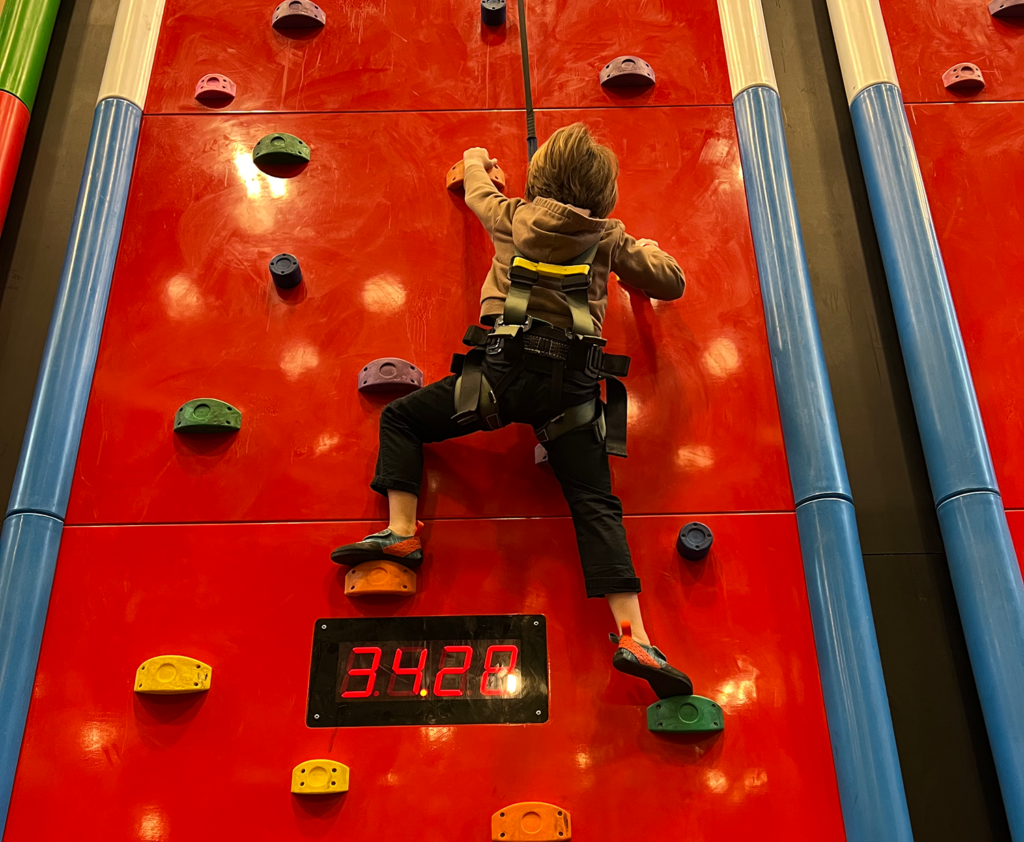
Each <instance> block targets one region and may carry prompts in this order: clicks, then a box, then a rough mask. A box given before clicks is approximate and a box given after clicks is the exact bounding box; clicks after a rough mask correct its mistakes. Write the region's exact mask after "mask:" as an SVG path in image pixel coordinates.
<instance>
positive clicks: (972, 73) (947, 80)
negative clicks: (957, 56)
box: [942, 62, 985, 91]
mask: <svg viewBox="0 0 1024 842" xmlns="http://www.w3.org/2000/svg"><path fill="white" fill-rule="evenodd" d="M942 84H943V85H945V86H946V88H947V89H948V90H950V91H980V90H981V89H982V88H984V87H985V77H984V76H982V75H981V68H980V67H978V65H976V64H971V63H970V62H964V63H963V64H956V65H954V66H953V67H951V68H949V70H947V71H946V72H945V73H943V74H942Z"/></svg>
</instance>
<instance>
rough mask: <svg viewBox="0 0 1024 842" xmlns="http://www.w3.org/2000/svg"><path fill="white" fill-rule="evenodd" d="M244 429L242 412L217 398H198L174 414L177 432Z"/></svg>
mask: <svg viewBox="0 0 1024 842" xmlns="http://www.w3.org/2000/svg"><path fill="white" fill-rule="evenodd" d="M241 429H242V413H241V412H239V411H238V410H237V409H235V408H234V407H232V406H229V405H228V404H226V403H224V401H219V400H217V399H216V398H196V399H195V400H191V401H189V402H188V403H186V404H184V405H182V407H181V408H180V409H179V410H178V412H177V413H176V414H175V416H174V432H176V433H225V432H228V433H231V432H237V431H238V430H241Z"/></svg>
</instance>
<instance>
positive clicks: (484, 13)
mask: <svg viewBox="0 0 1024 842" xmlns="http://www.w3.org/2000/svg"><path fill="white" fill-rule="evenodd" d="M480 19H481V20H482V21H483V23H484V26H504V25H505V0H481V3H480Z"/></svg>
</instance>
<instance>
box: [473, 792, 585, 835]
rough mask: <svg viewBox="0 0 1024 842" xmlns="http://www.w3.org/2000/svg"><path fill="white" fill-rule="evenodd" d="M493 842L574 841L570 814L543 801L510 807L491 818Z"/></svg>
mask: <svg viewBox="0 0 1024 842" xmlns="http://www.w3.org/2000/svg"><path fill="white" fill-rule="evenodd" d="M491 839H492V842H521V840H526V839H528V840H530V842H560V840H563V839H572V824H571V822H570V819H569V811H568V810H563V809H562V808H561V807H558V806H556V805H554V804H545V803H544V802H542V801H522V802H520V803H519V804H510V805H509V806H508V807H506V808H505V809H504V810H499V811H498V812H497V813H495V814H494V815H493V816H491Z"/></svg>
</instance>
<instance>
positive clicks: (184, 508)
mask: <svg viewBox="0 0 1024 842" xmlns="http://www.w3.org/2000/svg"><path fill="white" fill-rule="evenodd" d="M636 113H637V112H635V111H633V110H629V111H610V110H604V111H593V112H586V115H587V117H588V119H589V120H590V121H591V123H592V124H593V125H594V126H595V128H596V129H598V130H599V131H600V132H601V133H602V134H604V135H605V136H607V137H608V138H609V139H610V140H611V142H612V144H613V145H614V146H615V147H616V149H617V151H618V152H619V154H620V156H621V158H622V164H623V174H622V177H621V179H620V193H621V196H622V198H621V202H620V206H619V208H618V212H619V214H620V215H621V216H622V218H623V219H624V220H625V222H626V223H627V225H628V226H629V227H630V229H632V230H633V231H634V233H635V234H636V235H637V236H650V237H653V238H655V239H658V240H660V242H661V243H662V245H663V246H664V247H665V248H667V249H668V250H670V251H671V252H673V253H675V254H677V255H678V256H679V259H680V262H681V263H682V266H683V268H684V270H685V271H686V273H687V274H688V275H689V276H690V278H691V285H690V288H689V290H688V291H687V293H686V295H684V297H683V298H682V299H681V300H680V301H677V302H671V303H664V302H655V303H653V304H652V302H650V301H649V300H647V299H646V297H644V296H637V295H630V294H629V293H628V292H627V291H626V289H625V288H624V287H621V286H618V285H613V286H612V289H611V299H612V301H611V308H610V315H609V317H608V323H607V329H606V335H607V336H608V337H609V341H610V343H611V345H612V347H613V348H614V349H615V350H616V351H617V352H627V353H629V354H631V355H632V356H633V367H632V369H631V373H630V376H629V378H627V380H626V384H627V386H628V388H629V392H630V400H631V410H630V436H631V440H630V453H631V456H630V458H629V459H628V460H624V461H623V460H613V463H614V471H615V481H616V487H617V489H618V491H619V493H620V495H621V496H622V497H623V500H624V503H625V506H626V510H627V511H628V512H633V513H644V514H650V513H662V512H674V511H687V510H691V511H692V510H695V509H704V510H711V511H773V510H774V511H778V510H785V509H789V508H791V507H792V505H793V501H792V495H791V491H790V489H789V482H788V476H787V469H786V460H785V454H784V449H783V445H782V435H781V430H780V424H779V417H778V409H777V404H776V399H775V393H774V388H773V383H772V375H771V364H770V361H769V356H768V348H767V337H766V335H765V326H764V314H763V310H762V305H761V298H760V294H759V289H758V282H757V275H756V268H755V264H754V256H753V248H752V246H751V241H750V234H749V227H748V222H747V215H746V206H745V198H744V193H743V186H742V181H741V174H740V167H739V159H738V149H737V145H736V138H735V129H734V124H733V118H732V112H731V109H725V108H687V109H644V110H643V112H642V114H643V119H644V122H645V126H646V129H645V132H644V134H643V136H642V137H640V138H638V137H636V136H635V134H634V135H631V132H630V126H631V125H632V124H633V123H634V122H635V120H636V119H637V118H636ZM580 116H582V113H558V114H557V116H556V115H555V114H543V113H542V114H541V115H539V124H540V126H541V130H542V131H543V132H549V131H550V130H552V129H554V128H555V127H556V124H557V123H562V122H569V121H572V120H574V119H577V118H578V117H580ZM271 126H273V127H275V128H277V129H279V130H285V131H290V132H292V133H294V134H297V135H299V136H300V137H302V138H303V139H305V140H306V141H307V142H308V143H309V144H310V147H311V148H312V162H311V163H310V165H309V167H308V169H307V170H306V171H305V172H304V173H303V174H302V175H300V176H299V177H297V178H294V179H290V180H287V181H280V180H273V181H271V180H268V179H267V178H266V177H265V176H263V175H262V174H260V173H259V172H258V171H257V170H255V168H254V167H253V165H252V163H251V160H250V157H249V150H250V149H251V147H252V145H253V144H254V143H255V142H256V141H257V140H258V139H259V138H260V137H261V136H262V135H263V133H264V132H267V131H269V129H270V127H271ZM478 142H482V143H487V144H488V145H489V146H490V148H491V150H492V151H493V152H494V153H495V154H496V155H497V156H498V158H499V160H500V161H501V162H502V164H503V166H504V168H505V169H506V171H507V173H508V176H509V182H510V183H509V190H510V191H518V190H521V188H522V185H523V182H524V180H525V166H524V165H525V161H522V159H523V158H525V154H524V151H523V142H522V123H521V116H520V115H517V114H512V113H504V114H483V113H468V114H448V113H434V114H387V115H376V114H358V115H290V116H284V117H279V118H275V119H273V120H272V121H271V120H268V118H267V117H266V116H262V115H261V116H256V115H248V116H243V115H239V116H231V117H226V116H224V117H218V118H216V119H213V118H210V117H205V116H204V117H200V116H194V117H184V116H175V117H169V116H168V117H147V118H146V119H145V121H144V124H143V131H142V140H141V148H140V152H139V158H138V164H137V169H136V175H135V181H134V184H133V194H132V199H131V202H130V204H129V209H128V215H127V220H126V223H125V228H124V234H123V237H122V244H121V253H120V257H119V261H118V266H117V271H116V274H115V277H114V283H113V290H112V293H111V297H110V303H109V307H108V317H107V323H106V328H105V331H104V336H103V343H102V347H101V351H100V356H99V363H98V366H97V372H96V378H95V382H94V388H93V394H92V399H91V402H90V406H89V411H88V415H87V419H86V424H85V431H84V434H83V439H82V446H81V450H80V453H79V462H78V471H77V475H76V481H75V487H74V493H73V495H72V501H71V505H70V508H69V512H68V522H70V523H123V522H128V523H134V522H148V523H153V522H179V521H206V520H213V521H242V520H316V519H330V518H366V517H375V516H377V515H378V513H379V512H380V511H382V509H381V506H382V501H381V500H380V499H378V498H377V496H376V495H373V494H371V493H369V492H368V491H367V488H366V483H367V481H368V479H369V477H370V475H371V473H372V467H373V464H374V460H375V448H376V428H377V417H378V415H379V410H380V406H381V404H380V402H379V401H373V400H369V399H365V398H362V397H359V396H358V395H357V394H356V392H355V384H356V378H357V374H358V372H359V370H360V369H361V368H362V367H363V365H365V364H366V363H367V362H369V361H370V360H373V359H375V358H378V357H384V356H400V357H405V358H407V359H409V360H411V361H413V362H414V363H415V364H417V365H419V366H420V367H421V368H422V369H423V370H424V371H425V372H426V375H427V377H428V378H430V379H436V378H438V377H441V376H443V375H444V374H445V373H446V372H447V370H448V365H449V362H450V360H451V354H452V352H453V351H456V350H458V348H460V347H461V346H460V344H459V340H460V339H461V337H462V334H463V331H464V330H465V327H466V325H468V324H470V323H471V322H473V321H474V320H475V319H476V317H477V315H478V313H479V310H478V307H477V305H476V303H475V302H476V301H477V295H478V292H477V291H478V289H479V287H480V283H481V282H482V279H483V277H484V275H485V273H486V270H487V266H488V265H489V261H490V254H491V251H490V249H491V247H490V244H489V242H488V240H487V237H486V234H485V233H484V231H483V229H482V228H481V227H480V225H479V223H478V222H477V221H476V218H475V217H474V216H473V214H472V213H471V212H470V211H469V210H468V209H467V208H466V206H465V203H464V202H463V201H462V200H461V199H460V198H456V197H455V196H453V195H451V194H450V193H448V192H447V191H445V190H444V189H443V186H442V185H443V177H444V171H445V169H446V168H447V167H446V164H447V163H448V162H449V159H450V158H452V157H453V155H455V156H456V157H457V155H458V153H457V152H454V150H459V151H461V150H462V149H463V148H465V147H466V146H468V145H471V144H473V143H478ZM194 148H198V149H200V150H202V153H201V155H200V157H198V158H192V157H190V156H189V150H190V149H194ZM171 188H173V189H171ZM281 251H289V252H293V253H294V254H296V255H297V256H298V258H299V260H300V262H301V264H302V267H303V273H304V275H305V277H306V279H307V281H306V283H305V284H304V286H303V287H301V288H300V289H299V294H298V295H295V296H289V297H282V296H281V295H279V294H278V292H277V291H276V290H275V288H274V287H273V285H272V283H271V282H270V278H269V272H268V270H267V263H268V261H269V259H270V258H271V257H272V256H273V255H274V254H275V253H277V252H281ZM128 349H130V350H128ZM196 397H216V398H220V399H222V400H225V401H227V402H229V403H231V404H232V405H233V406H237V407H239V408H240V409H241V410H242V413H243V422H242V431H241V433H239V434H238V435H237V436H234V437H231V436H228V437H227V438H226V439H220V438H218V439H216V440H208V439H206V438H200V439H198V440H197V439H195V438H194V437H193V438H186V437H182V436H176V435H173V434H172V433H171V422H172V419H173V416H174V412H175V410H176V409H177V408H178V406H179V405H180V404H182V403H184V402H185V401H187V400H190V399H192V398H196ZM535 443H536V442H535V440H534V438H533V436H532V433H531V431H530V430H529V429H528V428H523V429H521V430H514V429H510V430H505V431H501V432H499V433H496V434H491V435H489V436H485V435H478V436H474V437H472V438H470V439H468V440H463V441H458V442H451V443H448V444H445V445H443V446H439V447H436V448H432V449H431V453H430V458H429V462H428V478H429V487H430V489H431V493H430V494H429V496H428V497H427V498H426V501H425V508H424V511H423V514H424V515H425V516H427V517H462V516H472V517H500V516H526V515H543V514H551V513H557V512H565V511H567V510H566V508H565V504H564V502H563V501H562V499H561V494H560V491H559V489H558V486H557V483H556V482H555V481H554V479H553V477H552V476H551V475H550V473H548V472H546V471H545V470H544V469H540V468H535V467H534V466H533V447H534V444H535ZM499 459H500V464H499ZM157 477H158V478H159V481H154V478H157ZM497 488H500V493H495V489H497Z"/></svg>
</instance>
